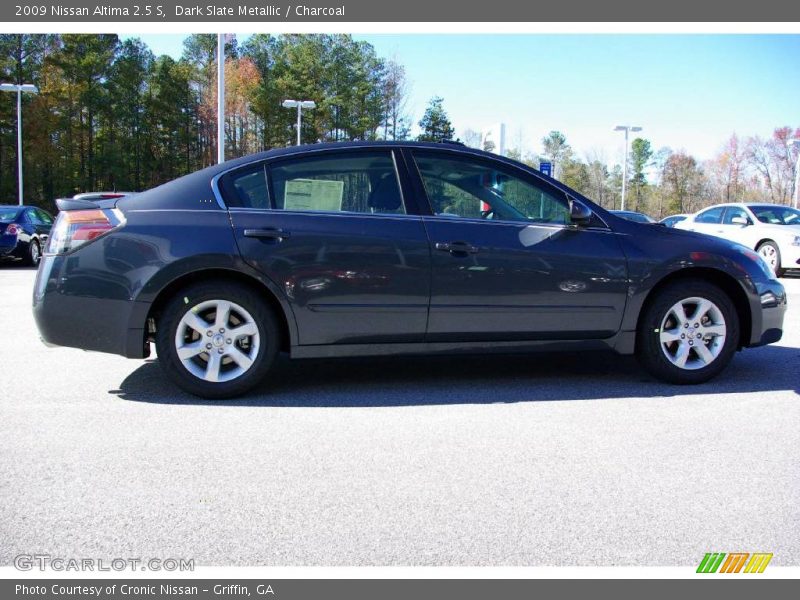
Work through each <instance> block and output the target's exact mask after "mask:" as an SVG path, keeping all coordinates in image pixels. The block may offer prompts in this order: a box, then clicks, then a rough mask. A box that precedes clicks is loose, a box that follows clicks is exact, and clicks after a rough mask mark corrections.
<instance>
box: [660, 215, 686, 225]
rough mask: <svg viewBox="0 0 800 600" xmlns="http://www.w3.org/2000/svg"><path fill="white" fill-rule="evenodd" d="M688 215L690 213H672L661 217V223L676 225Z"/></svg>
mask: <svg viewBox="0 0 800 600" xmlns="http://www.w3.org/2000/svg"><path fill="white" fill-rule="evenodd" d="M688 216H689V215H670V216H668V217H664V218H663V219H661V220H660V221H659V224H661V225H663V226H664V227H675V225H676V224H677V223H680V222H681V221H683V220H685V219H686V217H688Z"/></svg>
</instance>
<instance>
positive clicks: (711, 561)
mask: <svg viewBox="0 0 800 600" xmlns="http://www.w3.org/2000/svg"><path fill="white" fill-rule="evenodd" d="M723 558H725V553H724V552H709V553H708V554H706V555H705V556H704V557H703V560H701V561H700V566H699V567H697V572H698V573H716V572H717V569H719V565H720V564H721V563H722V559H723Z"/></svg>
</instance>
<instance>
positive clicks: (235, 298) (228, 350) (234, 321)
mask: <svg viewBox="0 0 800 600" xmlns="http://www.w3.org/2000/svg"><path fill="white" fill-rule="evenodd" d="M278 336H279V327H278V323H277V321H276V319H275V315H274V314H273V313H272V310H271V309H270V308H269V306H268V305H267V304H266V303H265V302H264V301H263V300H262V299H261V298H259V297H258V295H257V294H256V293H255V292H253V291H252V290H251V289H250V288H248V287H246V286H243V285H240V284H237V283H231V282H222V281H220V282H214V283H202V284H196V285H192V286H190V287H187V288H185V289H183V290H181V291H180V292H178V293H177V294H176V295H175V296H174V297H173V298H172V299H171V300H170V301H169V302H168V303H167V305H166V307H165V308H164V311H163V312H162V314H161V316H160V318H159V319H158V325H157V333H156V348H157V350H158V359H159V362H160V363H161V365H162V367H163V368H164V370H165V371H166V373H167V376H169V378H170V379H172V381H174V382H175V383H176V384H177V385H178V386H179V387H180V388H181V389H183V390H185V391H187V392H189V393H190V394H194V395H195V396H201V397H203V398H215V399H219V398H232V397H235V396H239V395H241V394H244V393H245V392H247V391H248V390H250V389H251V388H252V387H253V386H255V385H257V384H258V383H259V382H260V381H262V380H263V379H264V377H265V376H266V374H267V372H268V371H269V369H270V367H271V366H272V364H273V363H274V361H275V356H276V355H277V352H278V342H279V340H278Z"/></svg>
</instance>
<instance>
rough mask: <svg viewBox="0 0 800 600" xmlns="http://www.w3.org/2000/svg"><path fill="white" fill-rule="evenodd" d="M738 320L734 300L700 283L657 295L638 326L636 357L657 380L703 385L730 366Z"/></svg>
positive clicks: (683, 284) (674, 286)
mask: <svg viewBox="0 0 800 600" xmlns="http://www.w3.org/2000/svg"><path fill="white" fill-rule="evenodd" d="M738 340H739V317H738V314H737V313H736V307H735V306H734V305H733V302H732V301H731V299H730V297H729V296H728V295H727V294H726V293H725V292H724V291H723V290H721V289H720V288H718V287H717V286H715V285H712V284H709V283H706V282H704V281H701V280H694V279H692V280H684V281H679V282H675V283H672V284H670V285H668V286H666V287H665V288H664V289H662V290H660V291H658V292H657V296H656V297H655V298H654V300H653V301H652V302H650V303H649V305H648V306H647V308H646V309H645V312H644V314H643V315H642V318H641V320H640V323H639V331H638V332H637V344H636V353H637V356H638V358H639V359H640V361H641V362H642V364H643V366H644V367H645V368H646V369H647V370H648V371H649V372H650V373H651V374H653V375H654V376H656V377H658V378H659V379H662V380H664V381H668V382H670V383H678V384H687V383H702V382H704V381H708V380H709V379H711V378H712V377H715V376H716V375H718V374H719V373H720V372H721V371H722V370H723V369H724V368H725V367H727V366H728V363H730V361H731V358H732V357H733V354H734V352H735V351H736V348H737V346H738Z"/></svg>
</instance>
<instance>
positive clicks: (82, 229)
mask: <svg viewBox="0 0 800 600" xmlns="http://www.w3.org/2000/svg"><path fill="white" fill-rule="evenodd" d="M124 223H125V217H124V216H123V214H122V212H120V211H119V210H117V209H115V208H114V209H97V210H68V211H61V212H60V213H58V218H57V219H56V222H55V225H53V229H52V231H51V232H50V242H49V244H48V246H47V252H48V253H49V254H63V253H64V252H69V251H70V250H75V249H76V248H79V247H80V246H82V245H83V244H86V243H88V242H91V241H92V240H95V239H97V238H99V237H100V236H101V235H105V234H106V233H108V232H109V231H112V230H114V229H116V228H117V227H120V226H122V225H123V224H124Z"/></svg>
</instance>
